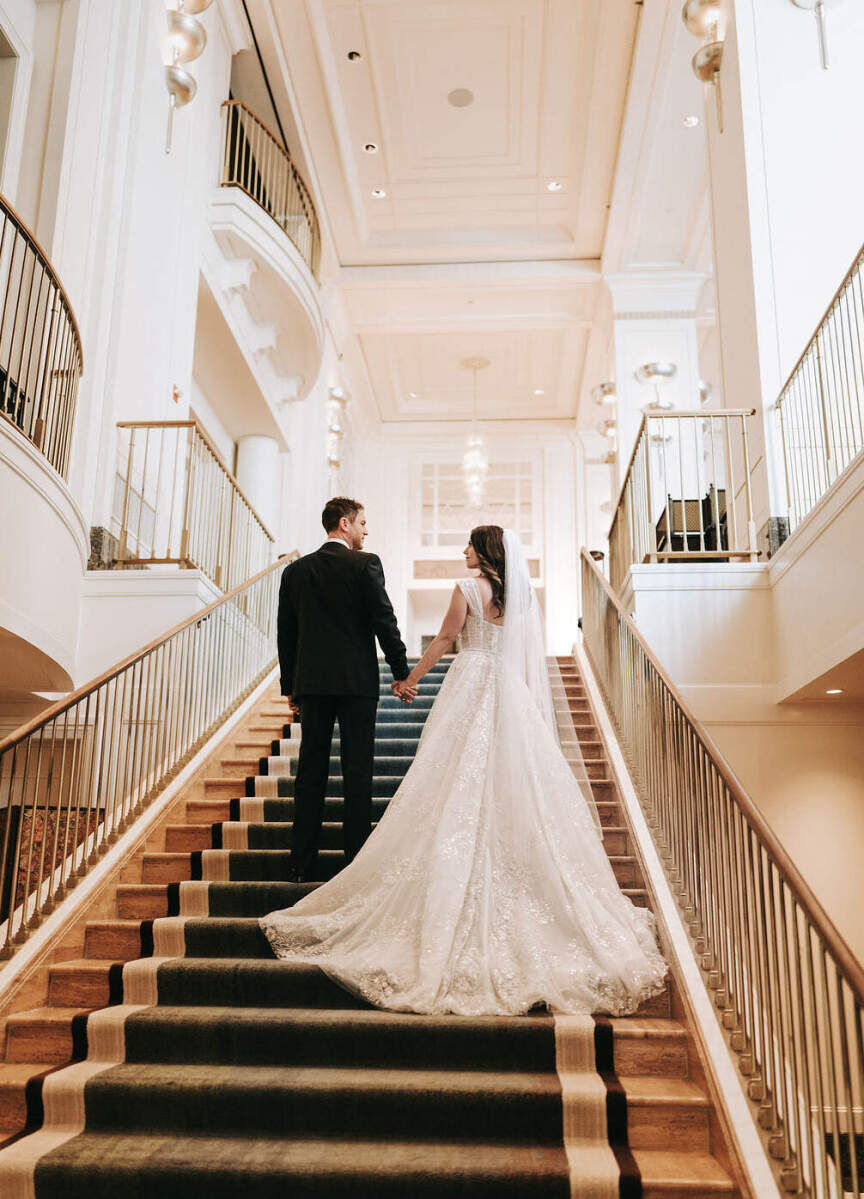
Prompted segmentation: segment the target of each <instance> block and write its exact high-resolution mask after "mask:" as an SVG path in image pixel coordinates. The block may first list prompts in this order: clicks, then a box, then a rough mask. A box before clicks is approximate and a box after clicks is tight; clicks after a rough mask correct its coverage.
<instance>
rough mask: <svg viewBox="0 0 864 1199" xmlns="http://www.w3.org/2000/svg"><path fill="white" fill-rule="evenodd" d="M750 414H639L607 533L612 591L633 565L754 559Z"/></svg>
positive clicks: (740, 410) (743, 411) (731, 411)
mask: <svg viewBox="0 0 864 1199" xmlns="http://www.w3.org/2000/svg"><path fill="white" fill-rule="evenodd" d="M754 411H755V410H754V409H752V408H749V409H745V408H724V409H720V410H717V411H713V412H711V411H705V412H702V411H697V412H681V411H679V412H674V411H673V412H667V411H664V410H662V409H659V408H658V409H649V410H648V411H647V412H646V413H644V415H643V417H642V421H641V423H640V425H639V431H638V433H637V436H636V444H635V445H634V447H633V453H632V454H631V456H630V462H629V464H628V467H627V473H626V475H625V476H624V481H623V483H622V485H621V490H620V492H619V493H618V500H617V503H616V505H615V513H614V516H613V517H612V524H611V526H610V529H609V573H610V578H611V580H612V586H613V587H614V588H615V590H616V591H620V589H621V585H622V583H623V582H624V578H625V576H626V574H627V571H628V570H629V569H630V567H631V566H634V565H636V564H637V563H641V562H670V561H673V562H674V561H678V560H688V561H689V560H700V559H701V560H708V561H717V560H724V559H726V560H728V559H730V558H741V557H746V558H749V559H751V560H755V559H756V556H757V548H756V531H755V526H754V523H753V502H752V496H751V492H750V454H749V447H748V441H747V423H746V422H747V419H748V417H751V416H753V414H754Z"/></svg>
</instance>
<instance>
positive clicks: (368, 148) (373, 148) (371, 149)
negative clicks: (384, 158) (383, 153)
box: [363, 142, 378, 154]
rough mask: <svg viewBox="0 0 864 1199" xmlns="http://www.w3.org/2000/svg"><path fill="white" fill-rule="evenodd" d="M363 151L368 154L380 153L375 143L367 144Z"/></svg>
mask: <svg viewBox="0 0 864 1199" xmlns="http://www.w3.org/2000/svg"><path fill="white" fill-rule="evenodd" d="M363 149H364V151H365V152H366V153H367V154H377V153H378V146H377V145H376V144H375V142H367V143H366V145H365V146H364V147H363Z"/></svg>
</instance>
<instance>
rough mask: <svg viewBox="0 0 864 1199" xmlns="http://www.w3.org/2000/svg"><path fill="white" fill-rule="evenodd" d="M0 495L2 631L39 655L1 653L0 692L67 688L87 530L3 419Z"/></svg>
mask: <svg viewBox="0 0 864 1199" xmlns="http://www.w3.org/2000/svg"><path fill="white" fill-rule="evenodd" d="M0 496H2V507H3V511H4V513H5V514H6V518H5V519H4V520H2V521H0V631H2V630H7V631H8V632H9V633H11V634H12V635H13V636H14V637H15V638H19V639H21V640H22V641H23V642H24V643H25V644H26V645H28V646H30V647H32V650H33V653H32V655H30V656H28V655H27V654H26V652H24V650H23V647H21V652H18V653H16V655H15V660H14V663H13V661H12V660H11V659H10V657H7V656H6V655H5V654H4V655H3V663H2V668H0V694H2V693H3V692H4V691H13V690H14V691H15V692H23V693H28V692H30V691H36V690H38V691H58V690H62V689H63V688H64V686H66V685H68V682H69V680H70V679H71V678H72V677H73V676H74V673H75V655H76V651H77V645H78V619H79V613H78V598H79V593H80V587H81V577H82V574H83V571H84V568H85V566H86V563H87V556H88V554H89V550H90V542H89V529H88V527H87V525H86V523H85V521H84V517H83V515H82V513H81V511H80V509H79V508H78V506H77V505H76V504H75V501H74V499H73V498H72V496H71V494H70V492H69V489H68V488H67V487H66V486H65V484H64V483H63V481H62V480H61V479H60V477H59V476H58V475H57V473H56V471H54V470H53V469H52V468H51V467H50V466H49V465H48V463H47V461H46V460H45V459H44V458H43V457H42V455H41V454H40V453H39V451H38V450H36V449H35V447H34V446H32V445H31V443H30V442H29V441H28V440H27V438H26V437H24V436H23V434H21V433H19V432H18V430H17V429H14V428H13V427H12V425H11V424H10V423H9V422H8V421H5V420H2V419H0ZM13 666H14V669H13Z"/></svg>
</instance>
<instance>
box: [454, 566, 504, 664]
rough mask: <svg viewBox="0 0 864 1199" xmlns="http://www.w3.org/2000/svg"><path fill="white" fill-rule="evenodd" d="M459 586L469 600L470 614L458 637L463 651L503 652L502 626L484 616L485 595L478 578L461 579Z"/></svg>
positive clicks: (459, 646) (458, 643)
mask: <svg viewBox="0 0 864 1199" xmlns="http://www.w3.org/2000/svg"><path fill="white" fill-rule="evenodd" d="M459 587H460V589H461V590H462V592H463V594H464V596H465V599H466V600H467V601H468V616H467V618H466V620H465V624H464V625H463V626H462V632H461V633H460V634H459V636H458V637H457V639H456V645H457V647H458V649H459V650H460V652H461V651H465V650H481V651H482V652H483V653H487V654H497V653H500V652H501V631H502V626H501V625H499V624H492V622H491V621H488V620H486V619H485V618H484V616H483V597H482V595H481V593H480V588H479V586H478V584H477V580H476V579H460V580H459Z"/></svg>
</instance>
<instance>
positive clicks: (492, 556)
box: [469, 525, 505, 616]
mask: <svg viewBox="0 0 864 1199" xmlns="http://www.w3.org/2000/svg"><path fill="white" fill-rule="evenodd" d="M469 540H470V542H471V544H472V546H473V547H474V553H475V554H476V555H477V558H478V560H479V562H480V573H481V575H483V577H484V579H488V580H489V582H490V583H491V585H492V603H493V604H494V605H495V607H496V608H497V610H498V615H499V616H503V615H504V570H505V567H504V530H503V529H502V528H501V526H500V525H478V526H477V528H476V529H472V530H471V536H470V538H469Z"/></svg>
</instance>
